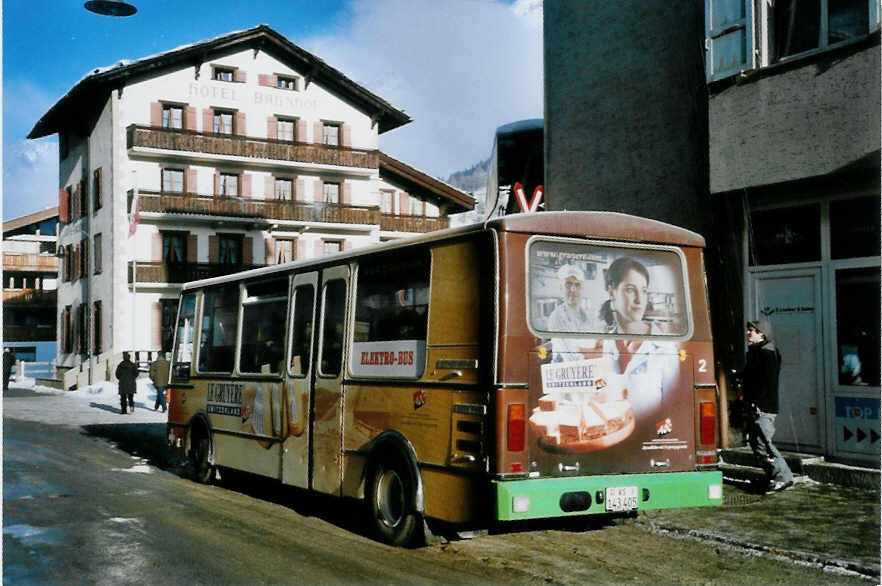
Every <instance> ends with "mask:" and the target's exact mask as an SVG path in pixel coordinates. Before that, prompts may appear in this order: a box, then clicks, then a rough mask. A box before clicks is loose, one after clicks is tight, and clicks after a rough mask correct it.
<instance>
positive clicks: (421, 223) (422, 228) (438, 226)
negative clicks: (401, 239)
mask: <svg viewBox="0 0 882 586" xmlns="http://www.w3.org/2000/svg"><path fill="white" fill-rule="evenodd" d="M449 227H450V218H429V217H425V216H396V215H393V214H383V215H382V216H381V218H380V230H388V231H390V232H420V233H423V232H432V231H434V230H442V229H444V228H449Z"/></svg>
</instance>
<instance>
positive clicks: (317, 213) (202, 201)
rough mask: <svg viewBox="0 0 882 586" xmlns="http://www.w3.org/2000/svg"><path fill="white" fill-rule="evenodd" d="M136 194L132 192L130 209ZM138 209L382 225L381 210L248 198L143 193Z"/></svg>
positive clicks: (376, 208)
mask: <svg viewBox="0 0 882 586" xmlns="http://www.w3.org/2000/svg"><path fill="white" fill-rule="evenodd" d="M132 197H133V194H132V192H131V191H130V192H129V208H131V201H132ZM138 202H139V204H138V207H139V209H140V210H141V211H142V212H164V213H177V214H204V215H210V216H236V217H243V218H270V219H274V220H295V221H300V222H337V223H341V224H379V223H380V208H379V207H377V206H351V205H343V204H334V203H313V202H305V201H288V200H275V199H273V200H263V199H249V198H247V197H220V196H217V197H215V196H211V195H199V194H196V193H159V192H156V191H143V190H142V191H140V192H139V193H138Z"/></svg>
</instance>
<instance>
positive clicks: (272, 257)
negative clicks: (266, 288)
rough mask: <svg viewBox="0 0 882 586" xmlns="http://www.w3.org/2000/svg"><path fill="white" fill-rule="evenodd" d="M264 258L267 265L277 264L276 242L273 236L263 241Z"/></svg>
mask: <svg viewBox="0 0 882 586" xmlns="http://www.w3.org/2000/svg"><path fill="white" fill-rule="evenodd" d="M263 257H264V262H265V263H266V264H268V265H272V264H276V240H275V239H274V238H273V237H272V236H267V237H266V238H264V239H263Z"/></svg>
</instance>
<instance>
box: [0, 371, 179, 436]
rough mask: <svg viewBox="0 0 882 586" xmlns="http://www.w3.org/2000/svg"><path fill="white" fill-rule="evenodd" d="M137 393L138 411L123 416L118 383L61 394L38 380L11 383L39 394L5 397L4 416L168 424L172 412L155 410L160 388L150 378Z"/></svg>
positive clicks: (54, 421)
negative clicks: (37, 381)
mask: <svg viewBox="0 0 882 586" xmlns="http://www.w3.org/2000/svg"><path fill="white" fill-rule="evenodd" d="M137 382H138V385H137V391H136V392H135V412H134V413H131V412H129V413H128V414H126V415H123V414H122V413H121V411H120V406H119V391H118V387H117V385H116V383H115V382H100V383H96V384H94V385H89V386H87V387H84V388H81V389H77V390H75V391H60V390H58V389H53V388H50V387H44V386H40V385H37V384H35V383H34V379H22V380H20V381H16V380H11V381H9V387H10V388H12V389H16V388H19V389H30V390H32V391H35V392H37V393H39V394H40V395H41V396H40V397H39V399H38V400H35V399H34V398H33V397H22V398H18V397H7V396H4V397H3V416H4V417H11V418H13V419H23V420H26V421H40V422H43V423H49V424H53V425H72V426H80V425H91V424H103V423H164V422H166V421H168V413H167V412H166V413H163V412H162V411H161V410H159V411H154V410H153V405H154V403H155V402H156V387H154V386H153V383H151V382H150V379H149V378H147V377H145V376H142V377H140V378H139V379H138V381H137Z"/></svg>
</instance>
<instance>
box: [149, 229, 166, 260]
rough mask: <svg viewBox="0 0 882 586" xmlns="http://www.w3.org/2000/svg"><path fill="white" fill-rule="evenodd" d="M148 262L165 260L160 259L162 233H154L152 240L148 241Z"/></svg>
mask: <svg viewBox="0 0 882 586" xmlns="http://www.w3.org/2000/svg"><path fill="white" fill-rule="evenodd" d="M150 260H152V261H159V260H163V261H164V260H165V259H164V258H162V232H156V233H154V234H153V238H152V240H151V241H150Z"/></svg>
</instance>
